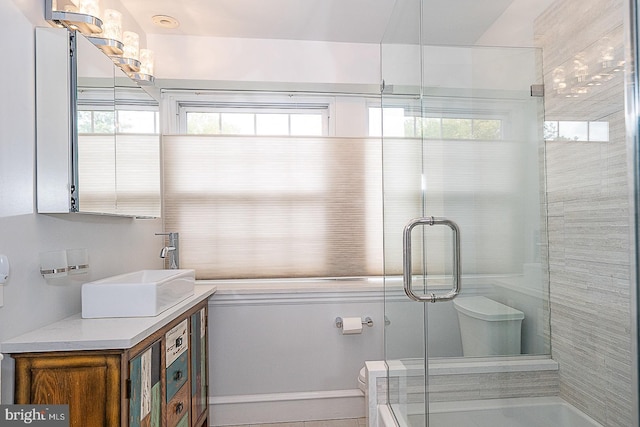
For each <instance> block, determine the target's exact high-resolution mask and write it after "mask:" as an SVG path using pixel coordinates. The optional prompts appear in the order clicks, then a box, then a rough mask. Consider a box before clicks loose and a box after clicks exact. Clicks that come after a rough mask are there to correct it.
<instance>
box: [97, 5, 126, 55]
mask: <svg viewBox="0 0 640 427" xmlns="http://www.w3.org/2000/svg"><path fill="white" fill-rule="evenodd" d="M103 22H104V24H103V31H102V34H100V36H99V37H89V40H90V41H91V43H93V44H94V45H96V46H97V47H99V48H100V49H102V51H103V52H104V53H106V54H107V55H109V56H113V55H122V52H123V49H124V44H123V43H122V13H120V12H118V11H117V10H115V9H105V11H104V14H103Z"/></svg>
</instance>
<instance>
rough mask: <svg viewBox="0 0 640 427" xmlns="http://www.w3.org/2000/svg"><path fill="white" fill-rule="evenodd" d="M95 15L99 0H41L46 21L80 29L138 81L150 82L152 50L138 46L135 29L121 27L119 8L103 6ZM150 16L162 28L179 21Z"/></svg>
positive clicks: (152, 62) (151, 75) (55, 24)
mask: <svg viewBox="0 0 640 427" xmlns="http://www.w3.org/2000/svg"><path fill="white" fill-rule="evenodd" d="M99 15H100V0H45V19H46V20H47V21H49V23H51V24H52V25H54V26H57V27H66V28H68V29H70V30H73V31H78V32H80V33H82V34H83V35H85V36H86V37H87V38H88V39H89V41H91V42H92V43H93V44H94V45H95V46H96V47H98V48H99V49H101V50H102V51H103V52H104V53H105V54H106V55H107V56H109V57H110V58H111V60H112V61H113V62H114V63H115V64H116V65H117V66H118V67H120V68H121V69H122V71H124V72H125V73H127V74H128V75H129V77H131V78H132V79H134V80H136V81H137V82H138V83H139V84H140V85H151V84H153V83H154V81H155V78H154V76H153V68H154V58H153V52H152V51H151V50H148V49H140V36H139V35H138V33H136V32H133V31H123V28H122V13H121V12H119V11H118V10H115V9H105V10H104V13H103V14H102V17H103V19H100V18H99ZM152 19H153V22H154V23H155V24H156V25H159V26H161V27H164V28H176V27H178V26H179V25H180V24H179V23H178V21H177V20H176V19H175V18H173V17H171V16H167V15H156V16H154V17H153V18H152Z"/></svg>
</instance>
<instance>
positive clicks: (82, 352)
mask: <svg viewBox="0 0 640 427" xmlns="http://www.w3.org/2000/svg"><path fill="white" fill-rule="evenodd" d="M211 293H213V292H211ZM207 296H208V294H207ZM165 320H166V319H165ZM127 321H128V319H124V320H123V319H116V320H114V319H90V320H87V319H79V320H74V321H73V322H75V324H77V323H78V322H81V323H83V324H84V327H86V328H89V327H91V326H92V325H99V324H100V323H106V324H108V323H112V324H113V325H114V326H117V325H118V324H120V325H122V324H123V323H122V322H125V323H126V322H127ZM147 321H149V320H148V319H147ZM131 322H135V320H134V319H131ZM75 327H76V328H78V329H82V327H81V326H77V325H76V326H75ZM100 327H101V328H102V327H105V325H101V326H100ZM57 328H60V325H58V326H54V327H52V328H51V330H55V329H57ZM36 334H37V333H36ZM40 335H42V336H44V335H46V331H42V332H40ZM98 335H100V334H98ZM28 339H31V338H29V336H28V334H27V335H25V336H23V338H19V339H18V340H17V342H19V341H21V340H25V342H26V340H28ZM7 344H9V347H11V346H15V342H14V343H6V342H5V343H3V351H4V350H5V346H6V345H7ZM63 345H64V343H63ZM85 345H86V344H85ZM206 348H207V299H206V298H203V297H202V296H201V297H200V301H198V302H197V303H195V304H192V305H191V306H190V307H189V308H188V309H185V310H182V311H179V312H177V313H175V315H173V316H171V318H169V319H168V321H166V322H165V324H164V325H163V326H162V327H159V328H157V329H156V330H154V331H153V332H152V333H150V334H148V336H146V337H144V338H143V339H141V340H140V341H139V342H138V343H137V344H135V345H134V346H133V347H131V348H116V349H94V350H91V349H78V350H73V351H44V352H43V351H36V352H19V353H16V352H13V353H11V356H12V357H13V358H14V359H15V365H16V374H15V375H16V379H15V381H16V382H15V403H16V404H68V405H69V418H70V426H77V427H93V426H129V427H143V426H144V427H146V426H150V427H153V426H157V427H160V426H167V427H175V426H180V427H204V426H207V419H208V410H207V405H206V396H207V355H206Z"/></svg>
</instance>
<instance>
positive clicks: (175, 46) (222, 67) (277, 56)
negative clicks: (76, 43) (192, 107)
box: [147, 34, 380, 85]
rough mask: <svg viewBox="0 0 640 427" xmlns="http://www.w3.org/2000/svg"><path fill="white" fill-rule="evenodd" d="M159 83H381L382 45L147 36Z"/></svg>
mask: <svg viewBox="0 0 640 427" xmlns="http://www.w3.org/2000/svg"><path fill="white" fill-rule="evenodd" d="M147 43H148V46H149V48H150V49H152V50H153V51H154V52H155V70H156V77H157V78H160V79H180V80H195V81H198V80H204V81H207V80H208V81H211V80H214V81H234V82H287V83H339V84H374V85H378V84H379V83H380V65H379V64H380V54H379V46H378V45H377V44H364V43H328V42H315V41H297V40H262V39H238V38H222V37H195V36H163V35H157V34H149V35H147Z"/></svg>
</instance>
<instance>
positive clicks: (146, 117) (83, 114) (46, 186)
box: [36, 27, 161, 218]
mask: <svg viewBox="0 0 640 427" xmlns="http://www.w3.org/2000/svg"><path fill="white" fill-rule="evenodd" d="M158 110H159V102H158V99H157V98H156V97H154V96H152V91H150V90H148V89H147V88H145V87H143V86H140V85H138V83H137V82H136V81H134V80H133V79H131V78H130V77H129V76H128V75H127V74H126V73H125V72H124V71H122V69H121V68H120V67H118V66H116V65H115V64H114V63H113V61H112V59H111V58H110V57H109V56H108V55H106V54H105V53H104V52H103V51H102V50H101V49H99V48H98V47H96V46H95V45H94V44H93V43H92V42H91V41H89V40H88V39H87V38H86V37H85V36H83V35H82V34H80V33H79V32H77V31H73V30H69V29H66V28H46V27H42V28H36V123H37V124H36V140H37V141H36V144H37V149H36V152H37V155H36V157H37V167H36V170H37V206H38V212H39V213H68V212H79V213H92V214H104V215H119V216H129V217H140V218H156V217H159V216H160V200H161V195H160V134H159V129H160V127H159V123H158V120H159V113H158Z"/></svg>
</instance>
